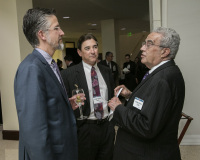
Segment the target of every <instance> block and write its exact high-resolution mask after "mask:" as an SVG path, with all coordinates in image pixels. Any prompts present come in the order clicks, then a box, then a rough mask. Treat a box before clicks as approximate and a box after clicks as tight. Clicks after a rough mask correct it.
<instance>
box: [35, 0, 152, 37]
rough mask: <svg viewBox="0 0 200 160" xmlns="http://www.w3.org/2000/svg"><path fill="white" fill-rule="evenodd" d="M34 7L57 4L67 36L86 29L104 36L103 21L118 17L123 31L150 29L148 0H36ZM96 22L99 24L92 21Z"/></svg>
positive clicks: (76, 34) (121, 32)
mask: <svg viewBox="0 0 200 160" xmlns="http://www.w3.org/2000/svg"><path fill="white" fill-rule="evenodd" d="M33 7H44V8H55V9H56V12H57V17H58V20H59V23H60V26H61V28H62V29H63V31H64V32H65V38H78V37H80V35H82V34H84V33H93V34H94V35H96V36H100V35H101V21H102V20H106V19H115V23H116V30H117V31H118V33H119V34H120V35H125V34H127V33H129V32H131V33H132V34H134V33H139V32H142V31H148V32H149V30H150V25H149V1H148V0H33ZM64 16H69V17H71V18H70V19H63V18H62V17H64ZM92 23H96V24H97V26H91V25H88V24H92ZM121 28H126V30H124V31H121V30H120V29H121Z"/></svg>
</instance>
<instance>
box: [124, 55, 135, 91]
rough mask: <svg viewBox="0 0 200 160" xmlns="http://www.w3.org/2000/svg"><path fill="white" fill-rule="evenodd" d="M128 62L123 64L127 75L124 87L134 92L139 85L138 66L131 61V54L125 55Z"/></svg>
mask: <svg viewBox="0 0 200 160" xmlns="http://www.w3.org/2000/svg"><path fill="white" fill-rule="evenodd" d="M125 59H126V62H125V63H124V64H123V73H124V74H125V79H124V85H125V86H126V87H127V88H128V89H129V90H131V91H132V90H134V89H135V87H136V86H137V84H138V81H137V77H136V65H135V63H134V62H133V61H131V58H130V54H126V55H125Z"/></svg>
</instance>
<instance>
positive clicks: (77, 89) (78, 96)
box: [72, 88, 87, 120]
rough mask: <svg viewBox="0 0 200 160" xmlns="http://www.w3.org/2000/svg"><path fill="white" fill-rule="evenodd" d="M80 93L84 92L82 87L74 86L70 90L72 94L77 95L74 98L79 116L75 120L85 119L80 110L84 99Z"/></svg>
mask: <svg viewBox="0 0 200 160" xmlns="http://www.w3.org/2000/svg"><path fill="white" fill-rule="evenodd" d="M80 93H83V94H84V91H83V89H81V88H76V89H74V90H72V96H74V95H77V96H76V99H75V101H74V102H75V103H76V104H77V105H78V106H79V110H80V117H79V118H77V120H83V119H86V118H87V116H83V111H82V102H83V101H84V100H83V98H81V96H80V95H78V94H80Z"/></svg>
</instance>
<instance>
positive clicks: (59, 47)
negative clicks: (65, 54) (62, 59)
mask: <svg viewBox="0 0 200 160" xmlns="http://www.w3.org/2000/svg"><path fill="white" fill-rule="evenodd" d="M57 49H58V50H61V51H62V50H63V49H64V44H63V42H62V43H59V45H58V48H57Z"/></svg>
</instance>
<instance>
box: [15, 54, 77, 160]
mask: <svg viewBox="0 0 200 160" xmlns="http://www.w3.org/2000/svg"><path fill="white" fill-rule="evenodd" d="M14 90H15V101H16V107H17V113H18V119H19V135H20V137H19V160H72V159H73V160H77V159H78V158H77V154H78V151H77V128H76V121H75V117H74V114H73V110H72V107H71V105H70V103H69V100H68V97H67V95H66V93H65V92H64V90H63V88H62V86H61V84H60V83H59V81H58V79H57V77H56V75H55V74H54V72H53V71H52V69H51V67H50V66H49V64H48V63H47V61H46V60H45V59H44V57H43V56H42V55H41V54H40V53H39V52H38V51H37V50H34V51H33V53H32V54H30V55H28V56H27V57H26V58H25V59H24V60H23V62H22V63H21V64H20V66H19V68H18V70H17V73H16V76H15V82H14Z"/></svg>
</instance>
